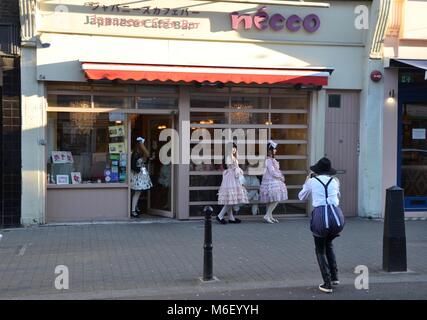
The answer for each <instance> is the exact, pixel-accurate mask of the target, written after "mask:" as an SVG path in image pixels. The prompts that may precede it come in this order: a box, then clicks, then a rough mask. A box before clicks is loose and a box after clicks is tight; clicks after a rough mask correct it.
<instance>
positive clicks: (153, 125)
mask: <svg viewBox="0 0 427 320" xmlns="http://www.w3.org/2000/svg"><path fill="white" fill-rule="evenodd" d="M144 117H145V118H146V121H147V122H146V123H147V128H148V132H147V139H148V143H149V144H148V146H149V150H150V152H151V161H150V163H149V172H150V177H151V181H152V183H153V187H152V188H151V189H150V190H149V192H148V205H147V207H148V208H147V209H148V213H149V214H152V215H160V216H164V217H169V218H173V192H172V186H173V165H172V164H170V163H169V164H164V163H162V161H161V159H160V150H162V147H165V148H166V147H167V146H165V145H166V144H168V145H169V141H160V139H159V137H160V134H161V132H162V131H163V130H166V129H171V128H173V125H174V123H173V116H171V115H146V116H144Z"/></svg>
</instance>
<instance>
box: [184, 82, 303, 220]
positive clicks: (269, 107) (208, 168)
mask: <svg viewBox="0 0 427 320" xmlns="http://www.w3.org/2000/svg"><path fill="white" fill-rule="evenodd" d="M272 90H273V89H266V88H230V93H229V94H222V95H221V94H219V93H218V94H217V95H211V94H210V93H209V94H208V93H207V91H203V90H198V91H197V93H195V92H192V95H191V98H190V120H191V123H192V124H191V133H193V132H194V130H196V129H198V128H200V126H199V125H198V124H203V127H204V128H203V129H204V130H207V131H208V132H209V134H208V135H207V136H208V137H209V135H210V138H211V139H213V140H214V138H215V135H214V133H215V130H231V135H232V138H234V139H237V136H238V135H239V134H238V132H236V130H239V133H241V134H243V136H242V138H243V139H244V142H245V148H244V149H245V151H246V152H240V157H239V165H240V167H241V169H242V170H243V171H244V172H245V173H246V174H247V173H248V165H249V161H248V160H249V158H254V159H256V160H258V159H259V157H260V155H261V157H262V154H263V153H261V149H260V148H261V147H262V148H263V151H262V152H264V148H265V144H266V141H267V140H268V139H273V140H275V141H277V142H278V143H279V147H278V150H277V151H278V152H277V156H276V159H277V160H278V161H279V162H280V168H281V170H282V171H286V172H285V179H286V182H287V184H288V185H289V186H291V188H290V189H289V195H290V197H289V200H288V201H286V202H284V203H281V204H280V205H279V206H278V209H276V213H277V214H306V208H307V204H306V202H301V201H299V200H298V191H299V190H300V188H301V187H302V185H303V184H304V181H305V179H306V174H307V167H308V164H307V159H308V156H307V153H308V119H309V117H308V113H309V105H310V104H309V102H310V99H309V94H308V93H307V92H288V91H286V90H284V89H280V90H276V91H275V95H274V96H273V95H270V94H269V91H270V92H271V91H272ZM201 108H203V110H201ZM271 125H273V128H272V127H271ZM222 133H223V134H225V132H224V131H223V132H222ZM229 138H231V137H229ZM201 139H202V140H203V139H206V137H204V138H201V137H198V136H197V137H196V136H192V143H191V146H190V150H193V148H194V147H195V146H196V144H197V143H199V142H200V140H201ZM260 140H262V141H263V142H261V144H262V145H261V144H260ZM205 143H206V141H205ZM218 144H219V145H221V148H217V150H216V151H219V150H222V153H220V154H219V155H216V154H215V146H216V145H218ZM224 149H225V137H223V136H222V137H221V140H220V139H218V140H214V141H212V142H211V143H210V151H211V152H210V155H211V159H213V158H214V157H215V156H218V157H223V155H224V154H225V150H224ZM242 150H243V149H242V148H241V149H240V151H242ZM249 150H250V151H251V155H249V153H248V151H249ZM221 160H223V159H221ZM189 169H190V199H189V200H190V216H198V215H199V214H200V213H199V210H200V208H202V207H203V206H200V205H201V204H203V205H213V206H215V205H216V203H217V200H218V195H217V193H218V188H219V187H220V185H221V181H222V173H223V171H224V169H225V165H224V163H223V164H222V165H220V164H215V163H212V164H206V163H202V164H196V163H194V162H190V168H189ZM257 178H258V179H259V182H260V183H261V179H262V173H261V174H259V176H257ZM251 207H252V204H249V205H245V206H242V207H241V210H240V212H239V214H252V211H251ZM218 209H219V210H220V209H221V206H219V207H218ZM263 211H265V206H264V205H260V212H263Z"/></svg>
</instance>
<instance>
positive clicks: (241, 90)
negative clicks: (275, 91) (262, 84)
mask: <svg viewBox="0 0 427 320" xmlns="http://www.w3.org/2000/svg"><path fill="white" fill-rule="evenodd" d="M231 93H232V94H233V93H243V94H259V95H263V94H268V88H251V87H232V88H231Z"/></svg>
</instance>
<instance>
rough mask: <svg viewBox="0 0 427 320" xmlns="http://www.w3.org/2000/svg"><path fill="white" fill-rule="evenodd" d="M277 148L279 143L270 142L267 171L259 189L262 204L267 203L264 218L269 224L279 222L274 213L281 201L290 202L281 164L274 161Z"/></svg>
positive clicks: (266, 164) (266, 163) (266, 162)
mask: <svg viewBox="0 0 427 320" xmlns="http://www.w3.org/2000/svg"><path fill="white" fill-rule="evenodd" d="M276 148H277V143H275V142H274V141H271V140H270V141H269V142H268V145H267V159H266V160H265V166H266V169H265V172H264V175H263V176H262V182H261V186H260V188H259V191H260V192H259V193H260V200H261V202H265V203H267V212H266V214H265V216H264V221H265V222H267V223H277V222H279V220H277V219H276V218H273V211H274V209H275V208H276V206H277V205H278V204H279V202H280V201H284V200H288V190H287V188H286V185H285V177H284V176H283V174H282V172H281V171H280V167H279V162H278V161H277V160H276V159H274V155H275V154H276Z"/></svg>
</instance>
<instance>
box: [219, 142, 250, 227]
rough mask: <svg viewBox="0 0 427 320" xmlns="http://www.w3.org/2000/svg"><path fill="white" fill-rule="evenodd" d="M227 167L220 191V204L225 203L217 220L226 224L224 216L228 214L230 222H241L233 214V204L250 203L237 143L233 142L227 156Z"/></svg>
mask: <svg viewBox="0 0 427 320" xmlns="http://www.w3.org/2000/svg"><path fill="white" fill-rule="evenodd" d="M226 165H227V169H226V170H225V171H224V172H223V174H222V183H221V187H220V188H219V191H218V204H222V205H224V207H223V208H222V210H221V212H220V213H219V214H218V216H217V217H216V220H217V221H218V222H219V223H221V224H226V223H227V221H225V219H224V216H225V214H226V213H227V214H228V222H229V223H240V222H241V220H240V219H237V218H235V217H234V215H233V206H234V205H237V204H242V203H249V200H248V193H247V191H246V188H245V187H244V186H243V183H244V177H243V170H242V169H241V168H240V167H239V161H238V153H237V145H236V144H235V143H233V147H232V149H231V153H230V155H228V156H226Z"/></svg>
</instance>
